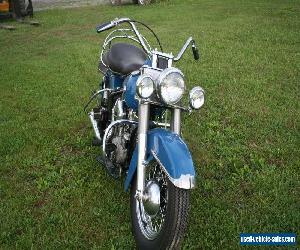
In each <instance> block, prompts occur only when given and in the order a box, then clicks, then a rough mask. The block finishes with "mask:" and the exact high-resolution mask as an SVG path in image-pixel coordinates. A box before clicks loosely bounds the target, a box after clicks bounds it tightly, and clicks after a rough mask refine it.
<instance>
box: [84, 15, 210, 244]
mask: <svg viewBox="0 0 300 250" xmlns="http://www.w3.org/2000/svg"><path fill="white" fill-rule="evenodd" d="M121 24H123V25H125V24H126V25H127V26H128V27H123V26H122V27H120V25H121ZM136 24H140V25H142V26H144V27H145V28H146V29H148V30H149V31H150V32H151V33H152V34H153V35H154V37H155V39H156V40H157V43H158V45H159V47H160V50H158V49H152V48H151V46H150V44H149V42H148V40H147V39H146V38H145V37H144V36H143V35H142V34H141V33H140V32H139V30H138V28H137V25H136ZM115 27H116V28H115ZM112 28H115V29H113V31H111V32H110V33H109V34H108V36H107V37H106V38H105V41H104V43H103V46H102V50H101V54H100V62H99V70H100V71H101V72H102V73H103V75H104V77H103V80H102V81H101V83H100V89H99V90H98V91H96V92H94V93H93V95H92V96H91V98H90V100H89V101H88V103H87V105H86V106H85V110H87V108H88V106H89V105H90V104H91V103H92V101H93V100H97V104H96V107H94V108H93V109H92V110H91V111H90V112H89V113H88V114H89V118H90V120H91V123H92V126H93V129H94V132H95V139H96V140H95V141H94V144H95V145H100V146H101V147H102V157H101V158H98V160H99V161H101V163H102V164H103V165H104V166H105V167H106V169H107V171H108V172H109V173H110V174H111V175H112V176H113V177H115V178H120V177H122V176H123V175H125V185H124V188H125V190H128V189H129V188H130V208H131V217H132V229H133V233H134V237H135V240H136V243H137V246H138V248H139V249H178V248H179V247H180V244H181V242H182V239H183V236H184V231H185V229H186V227H187V217H188V211H189V195H190V194H189V190H190V189H192V188H194V187H195V169H194V165H193V161H192V156H191V153H190V151H189V149H188V147H187V145H186V143H185V142H184V141H183V139H182V138H181V136H180V135H181V114H182V112H189V113H190V112H191V111H192V110H198V109H200V108H201V107H202V105H203V104H204V90H203V89H202V88H201V87H194V88H193V89H192V90H191V91H190V92H189V105H186V106H184V105H182V97H183V94H184V92H185V79H184V75H183V73H182V72H181V71H180V70H179V69H178V68H175V67H173V66H172V65H173V62H176V61H179V60H180V59H181V58H182V56H183V54H184V53H185V51H186V50H187V48H188V47H189V46H190V45H191V47H192V52H193V55H194V59H195V60H198V59H199V52H198V49H197V47H196V43H195V41H194V40H193V38H192V37H190V38H188V40H187V41H186V43H185V44H184V46H183V47H182V49H181V51H180V52H179V53H178V55H177V56H176V57H175V56H173V55H172V53H165V52H163V48H162V46H161V43H160V40H159V38H158V37H157V35H156V34H155V32H154V31H153V30H152V29H151V28H150V27H149V26H148V25H146V24H144V23H142V22H139V21H136V20H131V19H129V18H120V19H118V18H117V19H115V20H113V21H111V22H108V23H104V24H101V25H99V26H98V27H97V28H96V29H97V32H98V33H102V32H104V31H107V30H110V29H112ZM120 39H121V40H126V41H127V42H120V41H119V40H120ZM132 43H134V44H136V45H133V44H132Z"/></svg>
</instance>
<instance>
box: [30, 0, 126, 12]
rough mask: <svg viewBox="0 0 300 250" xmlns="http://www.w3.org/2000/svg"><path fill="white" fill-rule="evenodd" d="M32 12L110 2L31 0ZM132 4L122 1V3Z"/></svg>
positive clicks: (104, 0) (91, 0)
mask: <svg viewBox="0 0 300 250" xmlns="http://www.w3.org/2000/svg"><path fill="white" fill-rule="evenodd" d="M32 2H33V8H34V10H43V9H53V8H72V7H79V6H86V5H98V4H110V0H32ZM123 2H124V3H128V2H132V1H131V0H122V3H123Z"/></svg>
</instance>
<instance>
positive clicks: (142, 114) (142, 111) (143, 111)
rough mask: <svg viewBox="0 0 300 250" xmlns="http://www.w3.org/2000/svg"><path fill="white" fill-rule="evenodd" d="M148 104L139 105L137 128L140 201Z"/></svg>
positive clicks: (147, 124)
mask: <svg viewBox="0 0 300 250" xmlns="http://www.w3.org/2000/svg"><path fill="white" fill-rule="evenodd" d="M149 109H150V105H149V104H143V103H140V105H139V111H138V112H139V113H138V115H139V127H138V162H137V193H136V197H137V198H138V199H139V200H141V199H142V198H143V194H144V187H145V160H146V149H147V131H148V127H149Z"/></svg>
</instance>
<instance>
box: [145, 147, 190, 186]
mask: <svg viewBox="0 0 300 250" xmlns="http://www.w3.org/2000/svg"><path fill="white" fill-rule="evenodd" d="M151 154H152V155H153V157H154V159H155V160H156V161H157V162H158V164H159V165H160V167H161V168H162V169H163V171H164V172H165V174H166V175H167V177H168V179H169V180H170V181H171V182H172V183H173V184H174V186H176V187H179V188H182V189H192V188H194V187H195V176H193V175H190V174H182V175H181V176H180V177H179V178H178V179H174V178H173V177H171V176H170V175H169V173H168V171H167V170H166V168H165V167H164V165H163V164H162V163H161V161H160V160H159V158H158V156H157V154H156V153H155V152H154V150H153V149H152V150H151Z"/></svg>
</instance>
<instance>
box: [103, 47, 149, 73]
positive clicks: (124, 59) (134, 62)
mask: <svg viewBox="0 0 300 250" xmlns="http://www.w3.org/2000/svg"><path fill="white" fill-rule="evenodd" d="M146 59H147V55H146V53H145V52H144V51H143V50H142V49H140V48H138V47H136V46H134V45H132V44H128V43H115V44H113V45H112V46H111V48H110V50H109V51H108V52H107V53H106V54H105V55H104V56H103V62H104V63H105V64H106V65H107V66H108V67H109V68H110V69H111V70H112V71H114V72H117V73H120V74H122V75H127V74H129V73H131V72H132V71H135V70H138V69H140V68H141V67H142V66H143V65H144V64H145V61H146Z"/></svg>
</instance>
